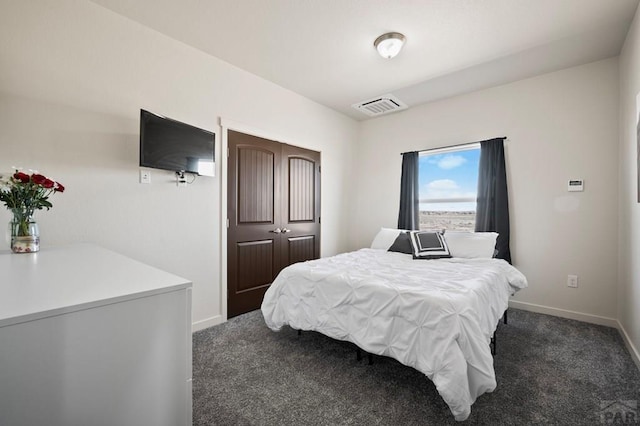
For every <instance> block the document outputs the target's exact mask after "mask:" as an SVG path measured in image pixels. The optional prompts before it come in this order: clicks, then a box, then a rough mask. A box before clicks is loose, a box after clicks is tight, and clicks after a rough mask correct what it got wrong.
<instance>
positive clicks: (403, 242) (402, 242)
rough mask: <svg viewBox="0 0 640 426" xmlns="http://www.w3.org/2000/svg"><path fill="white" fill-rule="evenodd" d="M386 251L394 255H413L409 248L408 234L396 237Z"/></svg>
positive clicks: (402, 233)
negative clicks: (392, 252) (394, 253)
mask: <svg viewBox="0 0 640 426" xmlns="http://www.w3.org/2000/svg"><path fill="white" fill-rule="evenodd" d="M387 251H394V252H396V253H406V254H413V248H412V247H411V240H410V238H409V233H408V232H400V234H399V235H398V236H397V237H396V239H395V241H394V242H393V244H391V247H389V250H387Z"/></svg>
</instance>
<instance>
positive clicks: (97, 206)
mask: <svg viewBox="0 0 640 426" xmlns="http://www.w3.org/2000/svg"><path fill="white" fill-rule="evenodd" d="M0 10H2V13H1V14H0V170H2V171H8V170H10V168H11V167H12V166H21V167H24V168H31V169H37V170H39V171H40V172H41V173H43V174H45V175H47V176H51V177H53V178H55V179H57V180H59V181H60V182H62V183H63V184H64V185H65V186H66V187H67V191H66V192H65V193H63V194H56V195H54V196H53V197H52V201H53V204H54V207H53V209H52V210H51V211H49V212H38V213H37V215H36V218H37V220H38V222H39V224H40V228H41V239H42V246H43V247H47V246H54V245H59V244H67V243H72V242H77V241H85V242H92V243H96V244H99V245H101V246H104V247H106V248H109V249H112V250H115V251H118V252H121V253H123V254H126V255H129V256H130V257H132V258H134V259H138V260H141V261H143V262H146V263H148V264H151V265H153V266H156V267H159V268H161V269H164V270H167V271H169V272H172V273H174V274H177V275H180V276H184V277H186V278H189V279H190V280H192V281H193V283H194V288H193V321H194V323H195V327H196V328H201V327H204V326H208V325H212V324H215V323H217V322H220V321H221V320H222V317H221V313H222V311H221V300H220V295H221V293H222V288H221V281H220V259H221V246H220V241H221V223H222V218H223V214H222V212H221V201H222V200H221V178H220V171H221V168H220V164H221V161H222V160H223V157H222V156H221V155H220V145H221V144H220V142H221V141H222V137H221V136H222V135H221V130H220V127H219V121H220V118H221V117H223V118H225V119H228V120H233V121H235V122H238V123H244V124H246V125H247V126H249V127H252V128H256V129H260V130H261V131H263V133H266V134H276V135H281V136H282V139H281V141H282V142H287V143H292V144H297V145H300V146H303V147H306V148H310V149H314V150H318V151H321V152H322V162H323V168H322V169H323V173H322V187H323V189H324V191H323V198H322V219H323V221H322V222H323V224H322V225H323V229H322V254H323V255H325V256H326V255H331V254H335V253H337V252H340V251H344V250H345V249H346V247H347V237H346V235H347V221H346V217H347V215H346V214H345V210H344V207H343V206H345V205H346V203H347V201H348V195H349V193H348V192H347V188H345V185H344V183H343V182H347V181H349V180H350V177H351V171H350V170H351V169H350V165H351V162H352V155H353V153H352V150H353V143H354V141H355V140H356V138H357V129H358V126H357V123H356V122H354V121H353V120H351V119H349V118H347V117H345V116H343V115H341V114H338V113H335V112H333V111H331V110H329V109H327V108H325V107H323V106H320V105H318V104H316V103H314V102H311V101H309V100H308V99H306V98H303V97H301V96H299V95H297V94H295V93H293V92H290V91H288V90H285V89H283V88H281V87H279V86H276V85H274V84H272V83H270V82H267V81H265V80H262V79H260V78H258V77H256V76H254V75H252V74H249V73H247V72H244V71H242V70H240V69H238V68H235V67H233V66H231V65H229V64H227V63H225V62H223V61H220V60H218V59H216V58H212V57H210V56H207V55H205V54H204V53H202V52H200V51H198V50H195V49H193V48H191V47H188V46H186V45H184V44H182V43H180V42H177V41H175V40H172V39H170V38H167V37H165V36H163V35H161V34H159V33H157V32H155V31H153V30H150V29H148V28H145V27H143V26H141V25H139V24H137V23H135V22H133V21H131V20H128V19H126V18H123V17H121V16H119V15H116V14H114V13H112V12H110V11H108V10H107V9H104V8H102V7H100V6H98V5H96V4H94V3H91V2H88V1H84V0H56V1H55V2H52V1H46V0H29V1H22V0H0ZM140 108H145V109H148V110H151V111H154V112H158V113H161V114H164V115H166V116H168V117H171V118H175V119H177V120H181V121H185V122H187V123H189V124H192V125H195V126H199V127H203V128H205V129H208V130H212V131H215V132H216V133H217V141H216V142H217V146H216V149H217V152H216V158H217V162H216V177H215V178H208V177H200V178H198V179H197V180H196V181H195V183H194V184H193V185H191V186H188V187H186V188H176V186H175V184H174V183H173V175H172V173H170V172H163V171H156V170H153V171H152V183H151V184H150V185H141V184H139V183H138V170H139V169H138V132H139V129H138V126H139V124H138V123H139V118H138V117H139V110H140ZM8 221H9V214H8V211H6V210H5V209H0V223H5V224H6V223H8ZM87 285H91V283H87Z"/></svg>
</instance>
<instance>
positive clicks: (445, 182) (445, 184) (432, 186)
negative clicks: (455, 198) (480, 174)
mask: <svg viewBox="0 0 640 426" xmlns="http://www.w3.org/2000/svg"><path fill="white" fill-rule="evenodd" d="M458 188H460V185H458V184H457V183H456V181H454V180H451V179H438V180H432V181H431V182H429V183H428V184H427V190H428V191H441V190H453V189H458Z"/></svg>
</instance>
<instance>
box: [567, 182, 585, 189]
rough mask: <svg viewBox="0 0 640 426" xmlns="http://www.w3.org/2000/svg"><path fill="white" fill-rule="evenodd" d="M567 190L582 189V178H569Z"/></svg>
mask: <svg viewBox="0 0 640 426" xmlns="http://www.w3.org/2000/svg"><path fill="white" fill-rule="evenodd" d="M567 190H568V191H569V192H581V191H584V181H583V180H582V179H569V183H568V185H567Z"/></svg>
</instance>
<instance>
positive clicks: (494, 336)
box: [489, 331, 496, 356]
mask: <svg viewBox="0 0 640 426" xmlns="http://www.w3.org/2000/svg"><path fill="white" fill-rule="evenodd" d="M489 345H490V346H491V355H493V356H495V355H496V333H495V331H494V332H493V336H491V343H490V344H489Z"/></svg>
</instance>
